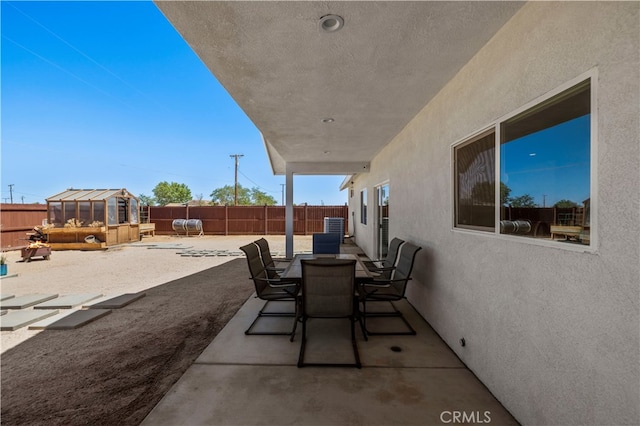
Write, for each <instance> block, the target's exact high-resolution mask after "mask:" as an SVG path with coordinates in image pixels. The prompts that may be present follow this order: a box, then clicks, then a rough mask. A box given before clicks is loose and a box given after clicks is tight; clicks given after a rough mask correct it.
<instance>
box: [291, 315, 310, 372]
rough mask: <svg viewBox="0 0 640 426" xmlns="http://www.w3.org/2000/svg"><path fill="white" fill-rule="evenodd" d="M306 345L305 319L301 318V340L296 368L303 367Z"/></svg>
mask: <svg viewBox="0 0 640 426" xmlns="http://www.w3.org/2000/svg"><path fill="white" fill-rule="evenodd" d="M292 338H293V336H292ZM306 344H307V319H306V318H305V317H304V316H303V317H302V339H301V342H300V355H298V368H301V367H304V349H305V346H306Z"/></svg>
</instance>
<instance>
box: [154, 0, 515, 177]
mask: <svg viewBox="0 0 640 426" xmlns="http://www.w3.org/2000/svg"><path fill="white" fill-rule="evenodd" d="M155 4H156V5H157V6H158V8H159V9H160V10H161V11H162V12H163V13H164V15H165V16H166V17H167V18H168V20H169V21H170V22H171V23H172V24H173V26H174V27H175V28H176V29H177V30H178V32H179V33H180V34H181V35H182V37H183V38H184V39H185V40H186V42H187V43H188V44H189V45H190V46H191V48H192V49H193V50H194V51H195V52H196V53H197V54H198V56H199V57H200V58H201V60H202V61H203V62H204V63H205V64H206V66H207V67H208V68H209V69H210V70H211V72H212V73H213V74H214V75H215V76H216V78H217V79H218V80H219V81H220V83H221V84H222V85H223V86H224V87H225V88H226V90H227V91H228V92H229V94H230V95H231V96H232V97H233V98H234V99H235V100H236V102H237V103H238V104H239V105H240V107H241V108H242V109H243V110H244V111H245V113H246V114H247V115H248V116H249V118H250V119H251V120H252V121H253V123H254V124H255V125H256V127H257V128H258V129H259V130H260V132H261V133H262V135H263V142H264V146H265V149H266V150H267V154H268V156H269V160H270V162H271V167H272V169H273V172H274V173H275V174H284V173H286V171H287V165H288V164H289V170H291V169H292V168H295V170H296V172H295V173H306V174H354V173H360V172H363V171H366V170H368V165H369V163H370V161H371V160H372V159H373V158H374V157H375V156H376V154H378V153H379V152H380V150H382V149H383V148H384V146H386V145H387V144H388V143H389V142H390V141H391V140H392V139H393V138H394V137H395V136H396V135H397V134H398V133H399V132H400V131H401V130H402V129H403V128H404V127H405V126H406V125H407V123H408V122H409V121H410V120H411V119H412V118H413V117H414V116H415V115H416V114H417V113H418V112H419V111H420V110H421V109H422V108H424V106H425V105H426V104H427V103H428V102H429V101H430V100H431V99H432V98H433V97H434V96H435V95H436V94H437V93H438V92H439V91H440V90H441V89H442V87H443V86H444V85H445V84H446V83H447V82H448V81H449V80H450V79H451V78H452V77H453V76H454V75H455V74H456V73H457V72H458V71H459V70H460V69H461V68H462V67H463V66H464V65H465V64H466V63H467V62H468V61H469V60H470V59H471V58H472V57H473V56H474V55H475V54H476V52H478V50H479V49H480V48H482V47H483V46H484V45H485V44H486V43H487V42H488V41H489V40H490V39H491V37H493V35H494V34H495V33H496V32H497V31H498V30H499V29H500V28H501V27H502V26H503V25H504V24H505V23H506V22H507V21H508V20H509V19H511V17H512V16H513V15H514V14H515V13H516V12H517V11H518V9H519V8H520V7H522V5H523V2H508V1H496V2H477V1H470V2H459V1H413V2H401V1H388V2H378V1H374V2H360V1H328V2H327V1H321V2H320V1H250V2H245V1H157V0H156V2H155ZM327 14H337V15H339V16H341V17H342V18H343V19H344V26H343V28H341V29H340V30H339V31H335V32H325V31H323V30H322V29H321V28H320V25H319V22H320V18H321V17H323V16H325V15H327Z"/></svg>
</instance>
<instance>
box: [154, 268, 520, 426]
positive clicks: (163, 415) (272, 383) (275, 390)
mask: <svg viewBox="0 0 640 426" xmlns="http://www.w3.org/2000/svg"><path fill="white" fill-rule="evenodd" d="M243 278H244V277H243ZM277 303H280V304H282V303H286V302H276V303H273V302H272V303H271V304H270V309H271V308H272V307H271V305H274V306H273V308H272V309H274V310H282V309H283V308H282V305H281V306H277ZM263 304H264V302H263V301H261V300H258V299H256V298H254V297H251V298H249V300H248V301H247V302H246V303H245V304H244V305H243V307H242V308H241V309H240V311H239V312H238V313H237V314H236V315H235V317H234V318H233V319H232V320H231V321H230V322H229V323H228V324H227V325H226V327H225V328H224V329H223V330H222V331H221V332H220V333H219V334H218V335H217V337H216V338H215V339H214V340H213V342H212V343H211V344H210V345H209V346H208V347H207V348H206V349H205V350H204V352H203V353H202V354H201V355H200V356H199V357H198V359H197V360H196V361H195V363H194V364H193V365H192V366H191V367H190V368H189V369H188V370H187V372H186V373H185V374H184V375H183V376H182V378H181V379H180V380H179V381H178V382H177V383H176V384H175V385H174V386H173V388H172V389H171V390H170V391H169V392H168V393H167V394H166V395H165V397H164V398H163V399H162V400H161V401H160V403H159V404H158V405H157V406H156V407H155V408H154V409H153V411H152V412H151V413H150V414H149V415H148V416H147V417H146V419H145V421H144V422H143V423H142V424H143V425H154V426H155V425H176V424H188V425H205V424H206V425H251V424H262V425H329V424H331V425H359V424H362V425H393V424H397V425H410V424H414V425H417V424H419V425H425V424H447V423H463V422H464V423H467V424H469V423H471V424H473V423H476V424H482V423H492V424H518V423H517V421H516V420H515V419H514V418H513V417H512V416H511V415H510V414H509V413H508V412H507V411H506V410H505V409H504V407H503V406H502V405H501V404H500V403H499V402H498V401H497V400H496V399H495V398H494V397H493V395H492V394H491V393H490V392H489V391H488V390H487V389H486V387H485V386H484V385H483V384H482V383H481V382H480V381H479V380H478V379H477V378H476V377H475V376H474V374H473V373H472V372H471V371H469V370H468V369H467V368H466V366H465V365H464V364H463V363H462V362H461V361H460V360H459V359H458V357H457V356H456V355H455V354H454V353H453V352H452V351H451V349H450V348H449V347H448V346H447V345H446V344H445V343H444V342H443V341H442V340H441V339H440V337H439V336H438V335H437V334H436V333H435V332H434V331H433V329H432V328H431V327H430V326H429V325H428V324H427V323H426V322H425V321H424V319H423V318H422V317H421V316H420V315H419V314H418V313H417V312H416V311H415V310H414V309H413V307H412V306H411V305H410V304H409V303H408V302H406V301H403V302H402V303H398V304H397V305H396V306H398V307H399V308H400V310H402V311H403V313H404V315H405V317H406V318H407V320H408V321H409V322H410V323H411V324H412V325H413V327H414V328H415V329H416V331H417V335H416V336H370V338H369V341H365V340H364V338H363V336H362V334H361V332H360V330H359V329H358V335H357V338H358V346H359V350H360V357H361V361H362V366H363V367H362V369H360V370H358V369H350V368H334V367H328V368H323V367H305V368H297V367H296V363H297V359H298V352H299V349H300V334H301V333H300V327H298V331H297V334H296V340H295V341H294V342H293V343H292V342H290V341H289V337H288V336H259V335H257V336H256V335H252V336H246V335H245V334H244V330H245V329H247V327H248V326H249V325H250V324H251V322H252V321H253V319H254V318H255V316H256V314H257V312H258V310H259V309H260V308H261V307H262V305H263ZM288 306H289V307H290V308H291V310H293V303H291V302H289V305H288ZM378 308H379V309H387V308H388V305H385V304H384V303H383V304H381V305H379V307H378ZM292 321H293V320H292V318H282V317H280V318H273V317H271V318H269V317H263V318H262V319H260V320H259V321H258V324H259V326H257V327H264V328H265V329H269V330H270V331H274V330H278V331H280V330H282V331H288V330H290V329H291V326H292ZM382 321H384V324H383V323H382ZM367 323H368V327H370V328H371V329H376V330H380V328H381V327H390V328H393V329H394V330H402V329H403V327H404V325H403V323H402V322H401V320H399V319H389V318H385V319H383V318H373V319H370V320H368V321H367ZM308 326H309V328H308V336H309V340H308V342H307V351H306V354H307V356H306V359H307V361H308V362H314V361H316V362H352V360H353V353H352V351H351V346H350V338H349V327H348V325H347V321H346V320H344V319H343V320H321V321H318V322H315V323H314V322H313V320H310V321H309V325H308ZM257 327H256V328H257ZM256 331H257V330H256Z"/></svg>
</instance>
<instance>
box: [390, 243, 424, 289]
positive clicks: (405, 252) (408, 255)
mask: <svg viewBox="0 0 640 426" xmlns="http://www.w3.org/2000/svg"><path fill="white" fill-rule="evenodd" d="M420 250H422V247H418V246H416V245H414V244H411V243H404V244H402V247H400V256H399V258H398V262H396V267H395V269H394V270H393V272H392V274H391V279H392V280H394V282H392V283H391V285H392V286H393V287H395V288H396V290H397V291H398V294H401V295H402V296H404V292H405V290H406V289H407V281H408V280H409V278H411V271H413V263H414V261H415V259H416V254H417V253H418V252H419V251H420ZM396 280H398V281H396Z"/></svg>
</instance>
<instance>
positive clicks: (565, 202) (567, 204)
mask: <svg viewBox="0 0 640 426" xmlns="http://www.w3.org/2000/svg"><path fill="white" fill-rule="evenodd" d="M553 207H558V208H571V207H580V205H579V204H578V203H576V202H574V201H571V200H565V199H563V200H560V201H558V202H557V203H555V204H554V205H553Z"/></svg>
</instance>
